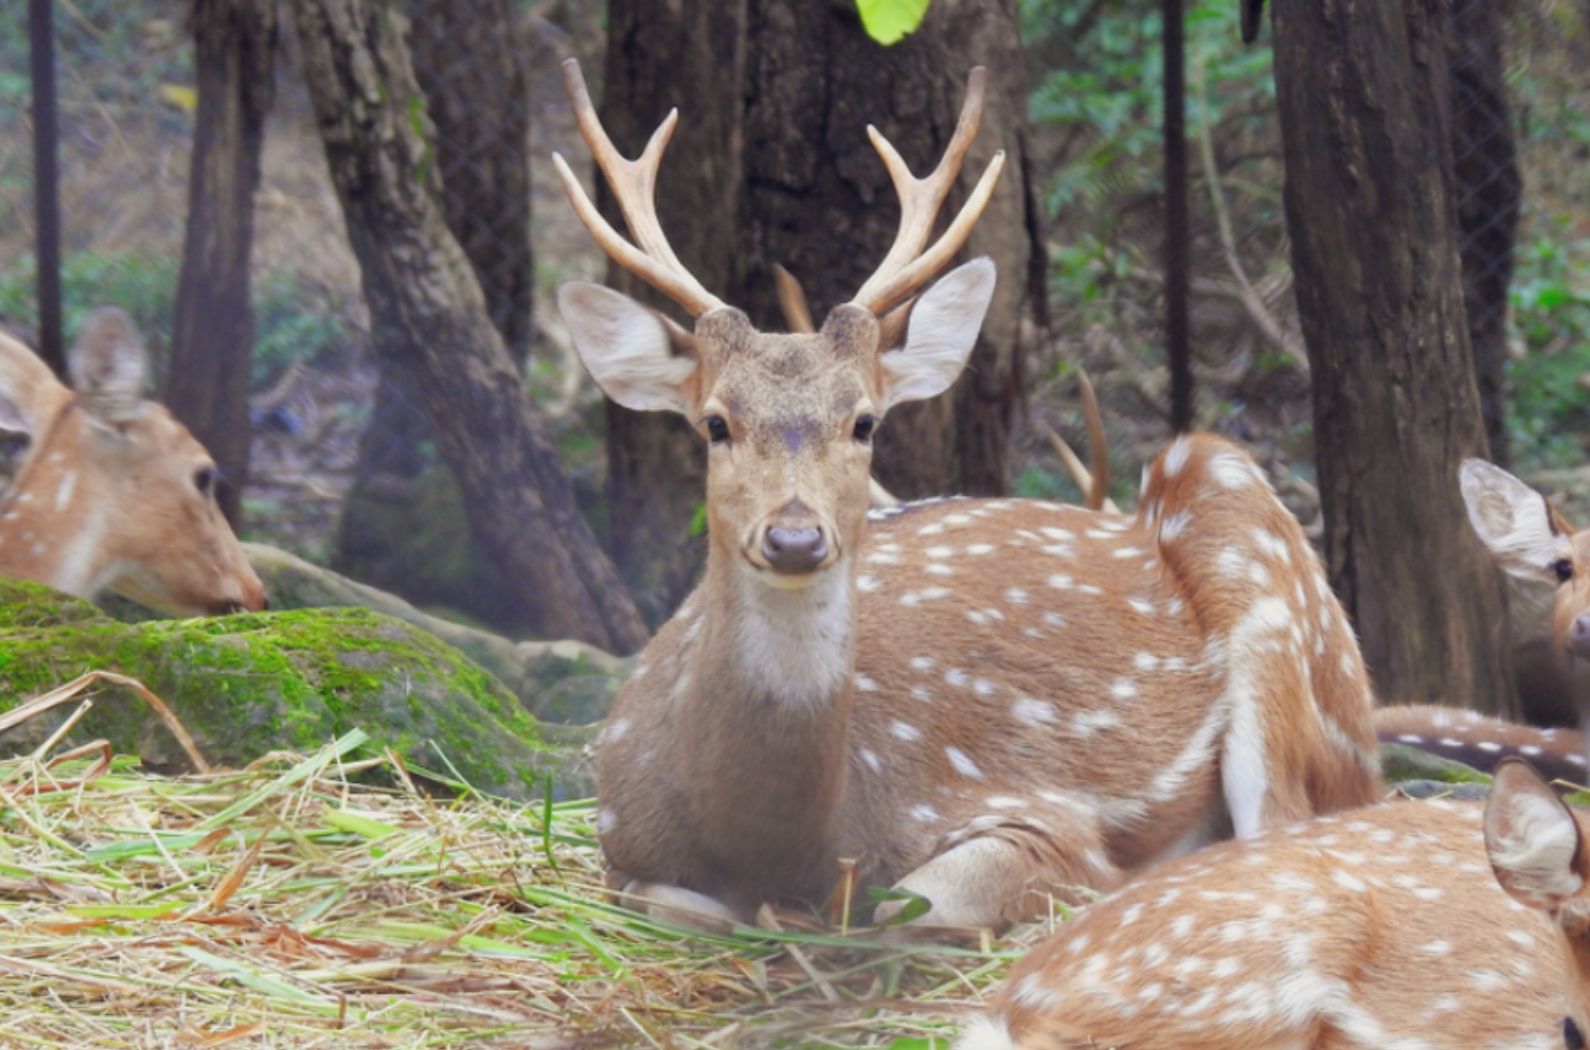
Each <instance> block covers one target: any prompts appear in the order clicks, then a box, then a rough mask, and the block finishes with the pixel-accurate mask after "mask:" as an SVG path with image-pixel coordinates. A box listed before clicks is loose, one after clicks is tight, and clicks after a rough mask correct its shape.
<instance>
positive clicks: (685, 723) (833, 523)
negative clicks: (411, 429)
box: [557, 63, 1378, 926]
mask: <svg viewBox="0 0 1590 1050" xmlns="http://www.w3.org/2000/svg"><path fill="white" fill-rule="evenodd" d="M565 77H566V84H567V87H568V89H569V94H570V98H571V101H572V103H573V106H574V110H575V114H576V116H577V118H578V122H579V125H580V128H581V131H582V133H583V135H584V137H585V139H586V141H587V143H588V144H589V145H590V147H591V150H592V152H593V153H594V154H595V156H596V159H597V162H598V164H599V166H600V167H601V169H602V170H603V171H604V172H605V173H606V175H607V178H608V181H609V183H610V184H611V185H612V186H613V188H614V193H615V196H616V197H617V199H618V201H619V203H620V205H621V207H622V209H623V212H624V214H625V216H626V218H627V220H628V224H629V227H630V229H631V230H632V231H633V232H634V235H635V238H636V241H637V242H638V243H639V245H640V247H638V248H637V247H635V246H633V245H631V244H630V243H629V242H628V241H626V240H625V239H624V238H623V237H621V236H620V235H619V234H618V233H617V232H616V231H615V230H614V229H612V228H611V227H610V226H609V225H608V224H607V223H606V222H605V221H604V220H602V219H601V217H600V216H599V215H598V213H597V212H596V210H595V208H594V207H592V205H591V204H590V202H589V200H588V199H587V198H586V196H585V194H584V192H583V190H581V188H580V186H579V183H578V182H577V181H576V180H575V178H574V177H573V175H572V173H571V172H570V171H569V169H568V166H567V164H566V163H564V162H563V160H562V158H561V157H560V158H558V160H557V163H558V167H559V170H560V173H561V174H562V176H563V180H564V183H565V186H566V189H567V190H568V193H569V196H570V199H571V200H572V202H573V204H574V207H575V210H576V211H577V212H578V213H579V214H580V216H581V218H582V219H583V220H584V222H585V225H586V226H587V227H588V228H589V229H590V230H591V232H592V234H593V236H594V237H595V238H596V239H597V241H599V242H600V243H601V244H602V246H603V247H604V248H605V249H606V250H607V251H608V252H609V253H610V254H611V255H612V256H613V257H614V258H615V259H617V260H618V261H620V262H621V263H622V264H623V265H624V266H626V267H628V268H629V269H631V270H633V271H634V272H635V273H636V274H637V275H639V276H640V277H642V278H644V279H645V280H647V281H648V282H650V283H651V284H653V285H654V286H656V287H658V288H660V289H662V290H663V291H665V292H667V293H668V294H669V295H670V296H671V297H672V298H673V299H674V300H675V301H677V302H678V303H680V304H681V305H682V306H683V307H684V308H685V309H686V310H687V311H688V312H689V313H690V314H691V315H692V316H693V317H694V318H695V325H694V330H693V331H688V332H687V331H685V330H684V329H682V328H680V327H678V326H676V325H674V324H672V323H670V322H668V321H667V320H665V319H663V318H661V317H660V316H658V315H657V314H655V313H653V312H652V311H650V310H648V309H646V308H644V307H642V306H640V305H638V304H636V303H635V302H633V301H631V300H630V299H627V298H625V297H624V296H622V295H620V294H618V293H617V292H614V291H611V290H609V289H605V288H602V287H599V286H596V285H593V284H586V283H577V282H576V283H569V284H565V285H564V286H563V287H562V288H561V289H560V290H559V293H558V299H559V304H560V307H561V310H562V312H563V316H564V319H565V320H566V322H567V324H568V327H569V330H570V332H571V334H572V336H573V339H574V343H575V346H576V348H577V349H578V351H579V353H580V355H581V357H582V359H583V360H584V362H585V364H586V366H587V367H588V369H589V370H590V372H591V374H592V376H593V377H594V378H595V380H596V382H597V384H598V385H599V386H600V387H601V388H602V389H603V390H604V391H606V393H607V394H608V395H609V396H610V397H612V398H613V399H614V400H615V401H618V402H619V403H620V404H623V405H626V406H628V407H630V408H634V409H654V410H669V411H674V412H678V413H680V414H682V415H684V416H685V418H687V419H689V420H690V421H691V423H692V424H694V425H695V426H696V427H697V428H698V430H699V431H700V433H701V435H702V438H703V439H704V440H705V441H706V443H707V447H708V475H707V497H706V512H707V520H708V535H709V541H710V546H709V554H708V558H707V565H706V569H705V574H704V578H703V580H702V582H701V584H700V586H699V587H698V588H697V590H696V591H695V592H694V593H693V594H692V595H691V596H690V597H689V598H688V599H687V600H686V601H685V602H684V603H683V605H682V606H681V607H680V609H679V611H678V612H677V614H676V615H675V616H674V617H673V618H672V619H671V620H670V621H669V622H668V623H666V624H665V625H664V626H663V627H662V628H661V629H660V630H659V631H658V633H657V636H656V637H655V638H654V639H653V641H652V642H651V644H650V645H649V646H648V647H647V649H646V650H645V651H644V652H643V654H642V655H641V656H640V658H639V660H638V662H637V664H636V666H635V668H634V671H633V672H632V674H631V676H630V678H629V680H628V681H627V682H626V683H625V685H624V687H623V689H622V691H621V693H620V695H619V697H618V698H617V700H616V702H615V704H614V707H613V710H612V713H611V715H610V717H609V718H608V721H607V724H606V727H605V729H604V732H603V736H602V740H601V745H600V750H599V755H598V784H599V788H598V796H599V804H598V813H597V825H598V833H599V836H600V839H601V843H602V848H603V850H604V852H605V855H606V859H607V862H608V865H609V880H610V885H611V886H612V887H613V888H614V889H615V891H617V892H619V893H621V894H623V895H624V897H625V898H626V899H627V900H629V901H631V902H633V903H634V904H636V905H637V906H639V907H642V908H645V909H647V910H649V911H650V912H651V913H652V914H655V915H665V916H669V917H673V918H679V919H685V920H688V921H692V922H696V923H706V924H724V923H731V922H734V921H743V920H745V919H746V918H748V917H750V916H751V915H753V914H754V913H755V911H756V909H757V908H758V906H759V905H760V904H762V903H763V902H768V901H791V900H795V901H806V902H818V901H821V900H823V899H824V897H825V896H826V895H827V894H828V893H829V892H830V889H831V888H832V886H833V884H834V882H835V876H836V872H837V870H838V861H839V859H840V858H849V859H853V860H854V861H855V864H856V868H855V871H856V877H857V878H858V879H859V880H860V882H861V884H862V887H864V888H865V887H879V888H881V887H891V886H893V887H896V888H898V889H899V890H901V891H905V892H906V893H907V894H910V893H914V894H920V895H921V896H923V897H926V898H927V899H928V901H929V902H930V908H929V910H928V911H927V913H926V914H925V915H923V916H921V917H920V918H919V920H918V921H921V922H926V923H942V924H959V925H980V926H993V925H1001V924H1004V923H1008V922H1011V921H1014V920H1017V919H1022V918H1026V917H1028V916H1031V915H1034V914H1036V913H1039V912H1042V911H1044V910H1046V909H1047V908H1048V907H1049V906H1050V901H1051V898H1053V897H1062V898H1067V899H1069V898H1073V897H1074V896H1075V895H1076V894H1077V893H1078V888H1079V887H1082V888H1093V889H1109V888H1110V887H1113V886H1114V885H1116V884H1117V883H1118V882H1120V881H1121V880H1122V879H1123V878H1124V877H1125V875H1126V874H1127V873H1129V872H1132V871H1134V870H1136V869H1138V868H1142V867H1144V866H1146V865H1148V864H1150V863H1153V862H1154V861H1156V860H1157V859H1159V858H1162V857H1165V856H1168V855H1172V854H1174V853H1176V852H1178V851H1184V850H1187V849H1190V848H1193V847H1195V846H1197V845H1200V844H1202V843H1204V842H1205V841H1207V840H1210V839H1213V838H1217V837H1221V836H1224V835H1228V834H1230V833H1231V832H1233V831H1235V832H1236V833H1237V834H1240V835H1254V834H1257V833H1259V832H1261V831H1263V830H1264V829H1265V828H1267V827H1271V826H1273V825H1275V824H1278V823H1286V822H1289V821H1294V820H1297V819H1300V818H1302V817H1306V816H1309V815H1311V814H1314V813H1319V812H1326V811H1331V810H1336V809H1341V808H1344V807H1348V806H1354V805H1360V804H1363V803H1365V802H1367V801H1369V800H1371V799H1372V798H1374V797H1375V794H1376V790H1377V773H1378V752H1377V751H1376V748H1375V742H1374V738H1373V735H1372V732H1371V730H1370V728H1369V709H1370V700H1369V687H1368V682H1367V680H1366V677H1365V674H1364V668H1363V665H1362V663H1361V661H1360V658H1359V653H1358V649H1357V646H1356V644H1355V642H1354V639H1353V637H1352V634H1351V631H1350V629H1349V627H1348V624H1347V621H1346V618H1345V617H1344V616H1343V615H1342V610H1341V608H1340V606H1339V605H1338V604H1337V602H1336V600H1335V598H1334V597H1333V596H1332V594H1331V591H1330V588H1329V587H1328V586H1327V585H1326V584H1325V581H1324V578H1323V577H1322V576H1321V574H1320V570H1319V566H1318V564H1317V561H1316V559H1315V556H1314V554H1313V553H1312V551H1311V550H1310V548H1309V545H1308V543H1307V541H1306V539H1305V538H1304V536H1303V533H1302V531H1301V529H1300V528H1299V526H1298V525H1297V523H1296V521H1295V520H1294V519H1293V518H1292V517H1291V516H1290V515H1289V514H1288V513H1287V512H1286V511H1285V510H1284V509H1283V508H1282V506H1281V504H1280V503H1279V501H1278V500H1277V499H1276V498H1275V495H1274V493H1273V491H1272V490H1271V489H1270V487H1269V486H1268V484H1267V483H1266V482H1265V480H1264V478H1263V476H1262V475H1261V474H1260V472H1259V471H1258V469H1257V468H1256V467H1255V466H1254V464H1253V463H1252V462H1251V461H1250V460H1249V459H1248V458H1247V457H1246V456H1245V455H1244V454H1243V453H1242V452H1241V451H1240V450H1239V449H1237V448H1236V447H1234V446H1232V445H1230V444H1228V443H1227V442H1225V441H1222V440H1220V439H1218V438H1214V437H1210V436H1193V437H1186V438H1182V439H1180V440H1178V441H1176V442H1174V443H1173V444H1172V445H1170V446H1169V448H1168V449H1167V450H1166V451H1165V452H1164V453H1163V454H1162V455H1161V456H1160V458H1159V459H1158V460H1157V461H1156V462H1155V464H1154V465H1153V467H1152V468H1151V469H1150V470H1149V471H1147V473H1146V476H1145V484H1144V489H1143V496H1142V501H1141V503H1140V505H1139V508H1138V511H1137V513H1136V514H1135V515H1134V516H1130V517H1127V516H1123V515H1120V514H1108V513H1100V512H1094V511H1089V510H1085V509H1082V508H1078V507H1069V506H1064V505H1061V504H1056V503H1050V502H1046V501H1042V500H1018V499H984V500H974V499H941V500H929V501H926V502H921V503H914V504H909V505H904V506H899V507H891V508H886V509H881V510H878V511H875V512H872V513H870V514H869V511H868V492H867V489H868V471H869V467H870V460H871V454H872V438H873V433H874V431H875V430H876V428H877V427H878V426H879V425H880V421H881V420H883V419H884V417H885V414H886V412H887V411H888V409H889V408H890V407H891V406H893V405H895V404H898V403H900V402H903V401H909V400H915V399H921V398H927V397H932V396H934V395H936V394H938V393H940V392H941V391H943V390H944V389H946V388H947V387H948V386H949V385H950V383H951V382H952V381H953V380H954V379H955V378H956V376H957V375H958V374H959V372H960V370H961V368H962V367H963V365H964V364H965V361H966V358H967V356H968V354H969V353H970V351H971V349H972V344H973V342H974V340H975V339H976V335H977V331H978V328H979V326H980V325H981V322H982V317H983V313H984V311H985V310H986V309H987V306H988V303H989V298H990V295H991V291H992V284H993V280H994V268H993V266H992V265H991V264H990V263H989V262H988V261H987V260H982V259H979V260H975V261H972V262H969V263H966V264H964V265H962V266H961V267H959V268H958V269H955V270H953V271H951V272H950V273H948V274H947V275H946V276H944V277H943V278H942V279H940V280H939V281H938V282H937V283H936V284H933V285H932V286H931V287H928V288H927V289H926V291H923V290H922V289H923V287H924V286H925V285H927V283H928V282H929V281H930V280H931V279H932V278H933V276H934V275H935V274H936V273H937V271H938V270H939V269H940V268H941V267H942V266H944V264H945V263H946V262H947V261H948V260H949V259H950V257H951V256H952V255H953V254H954V253H955V252H956V250H957V249H958V248H959V247H960V246H961V244H962V242H963V241H964V240H965V237H966V235H967V233H968V232H969V230H970V228H971V225H972V223H973V222H974V221H975V219H976V218H977V215H978V213H979V211H980V209H981V208H982V207H983V203H984V201H986V199H987V197H988V195H989V193H990V192H991V191H992V188H993V180H994V179H995V178H996V177H997V175H998V172H999V164H1000V160H1001V158H1000V155H998V154H996V155H995V156H994V159H993V160H992V162H991V163H990V164H989V167H988V169H987V171H986V172H985V174H984V175H983V177H982V179H981V181H980V182H979V183H978V186H977V189H976V190H975V191H974V192H973V193H972V194H971V196H970V197H969V199H968V201H967V203H966V204H965V206H964V207H963V209H962V210H961V212H960V213H959V214H958V216H957V217H956V218H955V220H954V221H953V222H952V223H950V225H949V227H948V231H947V232H946V233H945V234H944V235H943V236H942V237H941V238H940V239H939V240H938V241H937V242H935V243H934V244H933V246H932V247H931V248H929V247H927V243H928V238H929V234H930V232H931V227H932V224H933V216H934V213H935V211H936V210H937V209H938V207H939V205H940V203H941V202H942V200H943V198H944V196H945V195H946V193H947V191H948V189H949V188H950V185H951V184H952V183H953V182H954V180H955V176H956V171H957V169H958V167H959V165H960V162H961V160H962V158H963V156H964V155H965V154H966V152H967V150H968V148H969V147H970V145H971V142H972V137H973V136H974V135H975V133H976V129H977V124H978V115H979V112H980V105H981V97H982V93H983V90H984V87H983V74H982V73H981V71H973V73H972V75H971V77H970V78H969V81H968V90H967V101H966V104H965V107H964V108H963V111H962V114H961V119H960V123H959V125H958V126H957V129H956V131H955V134H954V136H953V138H952V140H951V142H950V145H949V147H948V149H947V152H946V154H945V156H944V158H943V159H942V160H941V162H940V164H939V166H938V167H937V169H936V170H935V171H934V172H933V173H932V174H931V175H929V176H927V177H926V178H924V179H920V180H918V179H916V178H915V177H913V176H912V175H911V174H910V172H909V170H908V169H907V167H906V165H905V163H904V161H903V160H902V159H901V158H900V157H899V155H898V154H897V153H896V152H895V151H894V149H893V148H892V147H891V146H890V145H889V144H888V143H887V141H885V140H884V139H883V138H882V136H881V135H879V134H878V133H877V132H876V131H875V130H873V131H871V134H872V139H873V142H874V144H875V145H876V147H877V149H878V151H879V153H880V154H881V155H882V157H883V160H884V163H885V165H886V167H887V168H888V170H889V172H890V174H891V177H892V178H893V181H894V184H895V186H896V189H897V192H898V193H899V196H900V199H901V212H902V217H901V224H900V232H899V235H898V238H897V240H896V242H895V244H894V246H893V247H892V248H891V249H890V251H889V252H888V254H887V256H886V258H885V259H884V261H883V263H882V264H881V265H880V267H879V269H878V271H877V272H876V273H874V274H873V276H872V277H871V278H870V279H869V280H867V281H866V282H865V283H864V284H863V285H862V287H861V289H860V290H859V291H858V292H857V293H856V296H855V298H854V299H853V300H852V301H851V302H849V303H845V304H842V305H840V306H837V307H835V308H834V309H833V310H832V311H831V312H830V313H829V314H828V316H827V319H826V320H825V321H824V322H823V324H822V326H821V328H820V329H819V330H818V331H817V332H815V333H811V334H765V333H760V332H757V331H756V330H755V329H753V328H752V326H751V324H750V322H749V321H748V319H747V318H746V316H745V315H744V314H743V313H741V312H740V311H739V310H737V309H735V308H733V307H731V306H729V305H727V304H725V303H723V302H722V301H720V300H718V299H717V298H716V297H715V296H713V295H712V294H711V293H710V292H708V291H706V289H704V288H703V287H702V286H701V285H700V284H699V282H697V281H696V280H695V278H694V277H692V276H691V275H690V274H689V273H688V272H686V271H685V270H684V268H683V267H682V266H681V265H680V264H679V262H678V261H677V259H676V258H675V257H674V255H673V253H672V251H671V250H670V249H669V247H668V244H667V241H666V239H665V238H664V236H663V234H662V231H661V228H660V225H659V223H658V221H657V217H656V212H655V208H654V205H653V202H652V196H651V186H652V184H653V180H654V178H655V175H656V170H657V166H658V163H659V162H660V160H661V155H662V151H663V148H664V146H665V145H666V143H667V140H668V136H669V134H670V133H671V132H672V130H673V127H674V123H675V120H676V114H670V115H669V116H668V118H667V119H666V120H665V121H664V122H663V124H662V126H661V127H660V128H659V130H658V131H657V133H656V134H655V135H654V136H653V138H652V140H651V142H650V144H649V145H648V146H647V147H646V149H645V152H644V153H643V154H642V155H641V157H640V159H639V160H638V161H629V160H626V159H624V158H623V157H621V156H620V155H619V154H618V153H617V151H616V149H615V148H614V147H613V145H612V144H611V142H609V141H608V139H607V136H606V134H605V133H604V132H603V130H602V128H601V125H600V123H599V122H598V120H597V118H596V116H595V113H594V110H593V109H592V107H591V104H590V99H589V96H588V95H587V94H586V91H585V88H584V84H583V82H582V80H581V77H580V74H579V70H578V67H577V66H576V65H574V64H573V63H569V64H567V65H566V66H565ZM901 303H904V304H906V305H904V306H898V305H897V304H901ZM858 896H859V899H862V900H865V899H866V895H865V893H864V892H863V891H858ZM903 907H904V904H903V903H901V901H899V900H888V901H885V902H884V903H883V904H882V905H880V906H879V907H878V909H877V912H876V917H877V918H880V919H888V918H891V917H894V916H897V915H898V913H899V912H900V910H901V909H902V908H903Z"/></svg>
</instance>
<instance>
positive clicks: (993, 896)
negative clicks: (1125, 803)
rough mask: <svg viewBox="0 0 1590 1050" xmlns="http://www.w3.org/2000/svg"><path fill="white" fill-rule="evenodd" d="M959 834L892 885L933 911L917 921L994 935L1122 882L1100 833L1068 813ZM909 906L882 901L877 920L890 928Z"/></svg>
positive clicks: (1016, 821)
mask: <svg viewBox="0 0 1590 1050" xmlns="http://www.w3.org/2000/svg"><path fill="white" fill-rule="evenodd" d="M1056 825H1059V826H1058V827H1057V826H1056ZM958 834H959V833H954V832H952V833H951V834H950V835H949V836H947V837H946V842H949V843H953V844H952V845H950V848H948V849H945V850H944V851H942V852H940V853H939V854H937V855H936V856H934V857H933V858H932V859H931V860H929V861H928V862H927V863H925V864H923V865H922V866H921V867H919V868H917V869H916V870H915V871H913V872H911V873H910V874H909V875H906V876H905V877H904V878H902V879H901V880H900V881H899V882H897V883H895V887H894V888H895V889H897V890H905V891H906V892H908V893H913V894H918V895H920V896H923V897H926V898H927V899H928V901H929V902H930V904H931V905H932V906H931V907H930V908H929V909H928V911H927V913H926V914H924V915H922V916H919V917H918V918H916V919H914V920H913V922H917V923H921V924H923V925H929V926H987V927H992V928H996V929H997V928H1002V927H1005V926H1008V925H1010V924H1011V923H1015V922H1022V921H1025V920H1027V919H1031V918H1034V917H1036V916H1039V915H1043V914H1046V913H1047V912H1048V910H1049V908H1050V906H1051V902H1052V901H1055V900H1060V901H1063V902H1066V903H1079V902H1080V901H1081V900H1082V899H1085V898H1087V897H1089V896H1091V893H1092V891H1107V890H1110V889H1113V888H1114V887H1115V886H1117V885H1119V884H1120V883H1121V882H1122V881H1124V876H1123V875H1122V873H1121V871H1120V870H1119V869H1118V868H1116V867H1115V865H1114V864H1112V863H1111V862H1110V860H1109V857H1108V855H1107V854H1106V852H1105V849H1104V843H1103V840H1102V839H1101V838H1100V837H1099V833H1098V829H1097V828H1096V827H1095V826H1093V824H1092V823H1091V822H1087V821H1083V820H1080V819H1077V818H1076V817H1074V816H1070V815H1068V814H1058V813H1057V814H1050V813H1045V814H1044V817H1043V821H1042V822H1041V823H1040V822H1038V821H1023V820H1015V819H1012V820H1006V821H1002V822H1001V823H1000V824H998V825H997V826H995V827H992V828H987V829H982V828H980V829H979V830H978V831H977V833H976V834H975V836H974V837H971V838H966V839H963V840H961V841H958V842H957V841H956V836H957V835H958ZM907 903H908V902H907V901H904V900H894V901H884V902H883V903H882V904H880V905H878V907H877V909H876V911H875V912H874V914H873V918H874V921H876V922H879V923H883V922H887V921H889V920H890V919H891V918H893V917H895V916H896V915H898V914H899V913H900V911H901V910H902V909H903V908H904V907H905V906H906V904H907Z"/></svg>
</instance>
